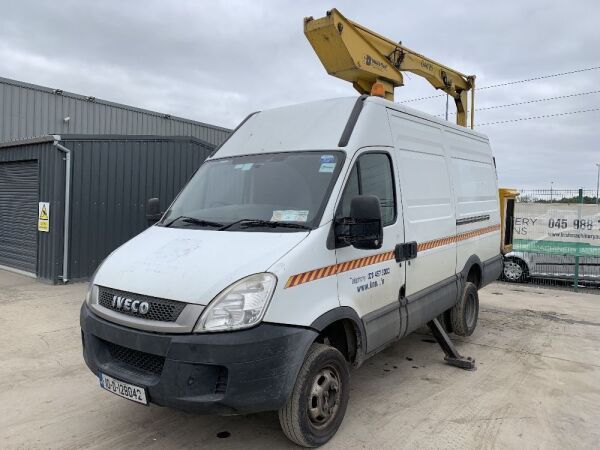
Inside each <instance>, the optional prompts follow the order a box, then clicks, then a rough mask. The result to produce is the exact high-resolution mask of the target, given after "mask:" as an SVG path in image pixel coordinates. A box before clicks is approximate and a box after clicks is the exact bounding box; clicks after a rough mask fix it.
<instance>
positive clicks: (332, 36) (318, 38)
mask: <svg viewBox="0 0 600 450" xmlns="http://www.w3.org/2000/svg"><path fill="white" fill-rule="evenodd" d="M304 34H305V35H306V37H307V38H308V40H309V42H310V44H311V45H312V47H313V49H314V50H315V52H316V53H317V55H318V57H319V59H320V60H321V63H323V66H325V70H327V73H328V74H329V75H333V76H335V77H338V78H341V79H343V80H346V81H350V82H351V83H352V85H353V86H354V88H355V89H356V90H357V91H358V92H360V93H361V94H371V95H379V96H381V97H384V98H386V99H388V100H394V88H395V87H397V86H403V85H404V80H403V77H402V72H404V71H406V72H411V73H414V74H416V75H419V76H421V77H424V78H425V79H426V80H427V81H429V83H431V85H433V87H434V88H436V89H441V90H443V91H444V92H446V93H447V94H448V95H450V96H452V98H453V99H454V102H455V103H456V110H457V114H456V123H457V124H458V125H462V126H465V127H466V126H467V93H468V91H469V90H470V91H471V128H473V125H474V114H473V111H474V108H473V106H474V102H475V76H474V75H469V76H467V75H464V74H462V73H460V72H457V71H456V70H453V69H450V68H449V67H446V66H444V65H442V64H440V63H438V62H435V61H433V60H432V59H429V58H426V57H425V56H423V55H419V54H418V53H415V52H413V51H412V50H409V49H408V48H406V47H404V46H403V45H402V43H396V42H394V41H392V40H390V39H387V38H385V37H383V36H381V35H379V34H377V33H375V32H373V31H371V30H369V29H367V28H365V27H363V26H361V25H359V24H357V23H355V22H352V21H351V20H348V19H346V18H345V17H344V16H343V15H342V14H341V13H340V12H339V11H338V10H337V9H335V8H334V9H332V10H331V11H328V12H327V15H326V16H325V17H322V18H320V19H313V18H312V17H307V18H305V19H304Z"/></svg>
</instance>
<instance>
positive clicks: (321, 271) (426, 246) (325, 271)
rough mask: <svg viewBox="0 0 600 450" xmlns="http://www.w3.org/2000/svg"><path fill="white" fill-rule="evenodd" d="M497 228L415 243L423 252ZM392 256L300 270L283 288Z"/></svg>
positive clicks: (372, 257)
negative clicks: (304, 270)
mask: <svg viewBox="0 0 600 450" xmlns="http://www.w3.org/2000/svg"><path fill="white" fill-rule="evenodd" d="M498 230H500V224H496V225H490V226H488V227H485V228H479V229H477V230H471V231H466V232H463V233H460V234H457V235H454V236H446V237H443V238H439V239H433V240H431V241H427V242H421V243H420V244H417V251H418V252H423V251H425V250H431V249H432V248H436V247H441V246H443V245H448V244H454V243H456V242H460V241H465V240H467V239H471V238H474V237H477V236H481V235H484V234H487V233H492V232H494V231H498ZM394 257H395V255H394V252H393V251H388V252H384V253H379V254H377V255H371V256H364V257H362V258H357V259H353V260H350V261H345V262H343V263H338V264H333V265H331V266H325V267H321V268H318V269H314V270H309V271H308V272H302V273H299V274H296V275H292V276H291V277H289V278H288V280H287V283H286V284H285V287H284V289H287V288H291V287H295V286H298V285H300V284H304V283H308V282H311V281H315V280H319V279H321V278H327V277H330V276H333V275H336V274H338V273H342V272H347V271H349V270H353V269H356V268H360V267H366V266H370V265H373V264H378V263H380V262H382V261H388V260H390V259H394Z"/></svg>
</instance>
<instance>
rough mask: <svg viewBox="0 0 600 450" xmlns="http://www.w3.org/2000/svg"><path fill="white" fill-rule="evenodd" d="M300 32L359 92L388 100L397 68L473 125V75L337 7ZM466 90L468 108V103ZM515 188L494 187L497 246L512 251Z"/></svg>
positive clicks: (398, 79) (398, 80) (399, 81)
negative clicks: (498, 215) (438, 92)
mask: <svg viewBox="0 0 600 450" xmlns="http://www.w3.org/2000/svg"><path fill="white" fill-rule="evenodd" d="M304 34H305V35H306V37H307V39H308V41H309V42H310V45H311V46H312V48H313V49H314V51H315V53H316V54H317V56H318V57H319V59H320V60H321V63H322V64H323V66H324V67H325V70H326V71H327V73H328V74H329V75H332V76H334V77H337V78H341V79H342V80H346V81H349V82H350V83H352V85H353V86H354V88H355V89H356V90H357V91H358V92H359V93H360V94H368V95H376V96H379V97H383V98H385V99H387V100H391V101H393V100H394V88H396V87H400V86H403V85H404V77H403V74H402V73H403V72H409V73H413V74H415V75H418V76H420V77H423V78H425V79H426V80H427V81H428V82H429V83H430V84H431V85H432V86H433V87H434V88H435V89H440V90H442V91H444V92H445V93H447V94H448V95H449V96H451V97H452V98H453V99H454V103H455V104H456V124H457V125H460V126H463V127H467V115H468V113H470V114H469V115H470V120H469V122H470V123H469V125H470V127H471V129H473V128H474V127H475V75H465V74H463V73H461V72H459V71H457V70H454V69H451V68H449V67H447V66H445V65H443V64H440V63H438V62H437V61H434V60H433V59H431V58H427V57H426V56H423V55H420V54H419V53H417V52H414V51H413V50H410V49H408V48H407V47H405V46H404V45H402V43H401V42H395V41H393V40H391V39H388V38H386V37H384V36H382V35H380V34H378V33H375V32H374V31H371V30H369V29H368V28H366V27H364V26H362V25H360V24H358V23H356V22H353V21H351V20H349V19H347V18H346V17H344V15H342V13H340V12H339V11H338V10H337V9H335V8H334V9H332V10H330V11H327V14H326V15H325V17H321V18H320V19H314V18H313V17H306V18H305V19H304ZM469 92H470V94H471V102H470V103H471V104H470V108H469V105H468V97H469V95H468V94H469ZM517 196H518V191H516V190H514V189H500V191H499V200H500V204H501V205H500V206H501V208H500V212H501V218H500V219H501V223H502V242H501V250H502V253H503V254H506V253H508V252H510V251H512V221H513V214H514V202H515V199H516V197H517Z"/></svg>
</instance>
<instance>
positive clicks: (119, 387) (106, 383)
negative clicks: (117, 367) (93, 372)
mask: <svg viewBox="0 0 600 450" xmlns="http://www.w3.org/2000/svg"><path fill="white" fill-rule="evenodd" d="M99 378H100V387H101V388H102V389H106V390H107V391H109V392H112V393H113V394H116V395H118V396H119V397H123V398H126V399H127V400H132V401H134V402H137V403H141V404H142V405H147V404H148V398H147V397H146V388H143V387H141V386H135V385H133V384H129V383H125V382H124V381H120V380H116V379H114V378H113V377H109V376H108V375H105V374H103V373H101V374H100V376H99Z"/></svg>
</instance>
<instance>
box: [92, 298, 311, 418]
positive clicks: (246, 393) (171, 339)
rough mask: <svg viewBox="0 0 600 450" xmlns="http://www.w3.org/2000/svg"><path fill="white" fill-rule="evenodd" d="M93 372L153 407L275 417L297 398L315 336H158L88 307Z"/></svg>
mask: <svg viewBox="0 0 600 450" xmlns="http://www.w3.org/2000/svg"><path fill="white" fill-rule="evenodd" d="M80 322H81V334H82V341H83V356H84V359H85V362H86V364H87V366H88V367H89V368H90V370H91V371H92V372H93V373H94V374H96V375H98V373H99V372H102V373H106V374H107V375H110V376H112V377H114V378H117V379H120V380H122V381H125V382H128V383H131V384H135V385H138V386H144V387H146V388H147V389H148V396H149V400H150V402H151V403H154V404H157V405H161V406H168V407H172V408H176V409H180V410H184V411H190V412H196V413H204V414H246V413H253V412H260V411H275V410H277V409H279V408H280V407H281V406H283V404H284V403H285V401H286V400H287V398H288V397H289V395H290V393H291V391H292V388H293V386H294V383H295V381H296V376H297V375H298V371H299V370H300V366H301V365H302V362H303V361H304V356H305V354H306V352H307V351H308V348H309V346H310V345H311V344H312V342H313V341H314V340H315V338H316V337H317V332H316V331H314V330H310V329H306V328H300V327H293V326H282V325H274V324H268V323H263V324H260V325H259V326H256V327H254V328H251V329H248V330H241V331H233V332H225V333H205V334H157V333H150V332H146V331H141V330H135V329H131V328H127V327H124V326H121V325H117V324H114V323H111V322H108V321H106V320H104V319H102V318H100V317H98V316H96V315H94V314H93V313H92V312H90V310H89V309H88V307H87V306H86V305H85V303H84V304H83V306H82V307H81V315H80Z"/></svg>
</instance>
